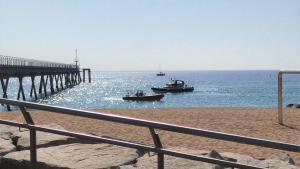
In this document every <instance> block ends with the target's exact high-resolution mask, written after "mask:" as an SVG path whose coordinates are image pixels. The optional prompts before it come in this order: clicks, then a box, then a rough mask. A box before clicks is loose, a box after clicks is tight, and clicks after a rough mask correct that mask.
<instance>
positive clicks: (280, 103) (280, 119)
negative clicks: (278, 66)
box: [277, 72, 283, 125]
mask: <svg viewBox="0 0 300 169" xmlns="http://www.w3.org/2000/svg"><path fill="white" fill-rule="evenodd" d="M277 104H278V105H277V106H278V110H277V111H278V123H279V124H280V125H283V108H282V72H279V73H278V103H277Z"/></svg>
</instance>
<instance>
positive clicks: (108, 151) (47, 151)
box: [0, 143, 139, 169]
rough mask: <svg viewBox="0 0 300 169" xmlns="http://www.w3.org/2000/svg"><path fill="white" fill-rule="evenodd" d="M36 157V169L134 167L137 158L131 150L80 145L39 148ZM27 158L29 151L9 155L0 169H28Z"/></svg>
mask: <svg viewBox="0 0 300 169" xmlns="http://www.w3.org/2000/svg"><path fill="white" fill-rule="evenodd" d="M37 154H38V167H37V168H43V169H44V168H47V169H48V168H49V169H54V168H55V169H57V168H59V169H60V168H66V169H82V168H93V169H96V168H112V167H117V166H120V165H126V164H131V163H134V162H135V160H136V159H137V158H138V156H139V155H138V153H137V151H136V150H134V149H129V148H124V147H119V146H113V145H109V144H80V143H74V144H67V145H59V146H54V147H47V148H40V149H38V151H37ZM29 158H30V152H29V150H24V151H19V152H13V153H9V154H7V155H5V156H4V157H3V159H2V161H1V162H0V166H1V169H2V167H3V166H5V167H7V169H11V168H13V167H15V166H17V167H18V169H29V168H30V161H29ZM3 169H6V168H3Z"/></svg>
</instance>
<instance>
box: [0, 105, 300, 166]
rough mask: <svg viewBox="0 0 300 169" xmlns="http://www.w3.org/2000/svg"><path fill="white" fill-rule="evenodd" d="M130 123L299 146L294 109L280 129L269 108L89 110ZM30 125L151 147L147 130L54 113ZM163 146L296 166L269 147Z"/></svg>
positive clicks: (200, 142)
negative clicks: (150, 122) (163, 124)
mask: <svg viewBox="0 0 300 169" xmlns="http://www.w3.org/2000/svg"><path fill="white" fill-rule="evenodd" d="M94 111H99V112H103V113H111V114H118V115H124V116H130V117H135V118H141V119H147V120H155V121H161V122H166V123H172V124H177V125H184V126H190V127H196V128H201V129H208V130H214V131H220V132H226V133H231V134H239V135H245V136H251V137H258V138H262V139H271V140H277V141H283V142H288V143H294V144H300V110H297V109H286V110H285V113H284V123H285V125H284V126H281V125H279V124H277V112H276V110H275V109H258V108H178V109H122V110H121V109H111V110H107V109H105V110H103V109H102V110H94ZM32 116H33V119H34V121H35V122H36V124H50V123H56V124H59V125H61V126H63V127H64V128H65V129H68V130H72V131H78V132H84V133H91V134H96V135H99V136H107V137H114V138H119V139H123V140H128V141H133V142H138V143H143V144H148V145H153V144H152V139H151V136H150V133H149V131H148V129H147V128H143V127H136V126H130V125H125V124H117V123H112V122H106V121H100V120H93V119H87V118H81V117H74V116H69V115H62V114H57V113H50V112H42V111H33V112H32ZM0 118H1V119H9V120H14V121H19V122H22V121H23V118H22V115H21V113H20V112H3V113H0ZM158 133H159V135H160V137H161V140H162V143H163V146H164V147H167V148H172V147H180V148H187V149H193V150H197V149H198V150H212V149H215V150H217V151H220V152H234V153H240V154H246V155H250V156H252V157H254V158H257V159H264V158H271V157H275V156H278V155H281V154H284V153H288V154H290V155H291V156H292V157H293V158H294V159H295V161H296V163H297V164H298V165H299V164H300V153H293V152H285V151H281V150H275V149H271V148H263V147H258V146H251V145H245V144H240V143H234V142H227V141H220V140H216V139H209V138H204V137H198V136H191V135H186V134H178V133H173V132H167V131H158Z"/></svg>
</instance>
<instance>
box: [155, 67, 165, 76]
mask: <svg viewBox="0 0 300 169" xmlns="http://www.w3.org/2000/svg"><path fill="white" fill-rule="evenodd" d="M165 75H166V74H165V73H164V72H162V71H161V66H160V65H159V73H157V74H156V76H165Z"/></svg>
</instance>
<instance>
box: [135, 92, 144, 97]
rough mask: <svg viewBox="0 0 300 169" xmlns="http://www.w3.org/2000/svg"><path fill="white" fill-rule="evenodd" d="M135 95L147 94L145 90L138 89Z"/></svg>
mask: <svg viewBox="0 0 300 169" xmlns="http://www.w3.org/2000/svg"><path fill="white" fill-rule="evenodd" d="M135 96H137V97H142V96H145V93H144V92H143V90H137V91H136V93H135Z"/></svg>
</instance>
